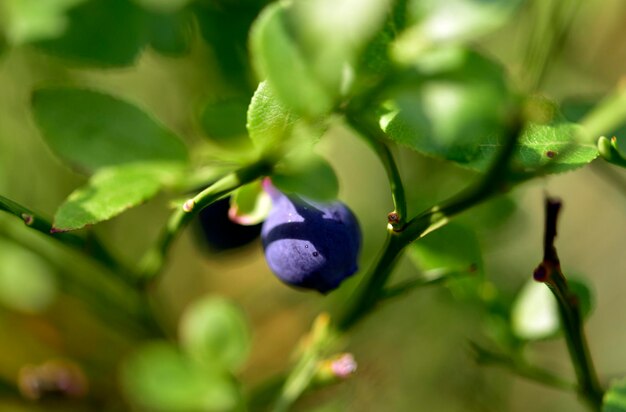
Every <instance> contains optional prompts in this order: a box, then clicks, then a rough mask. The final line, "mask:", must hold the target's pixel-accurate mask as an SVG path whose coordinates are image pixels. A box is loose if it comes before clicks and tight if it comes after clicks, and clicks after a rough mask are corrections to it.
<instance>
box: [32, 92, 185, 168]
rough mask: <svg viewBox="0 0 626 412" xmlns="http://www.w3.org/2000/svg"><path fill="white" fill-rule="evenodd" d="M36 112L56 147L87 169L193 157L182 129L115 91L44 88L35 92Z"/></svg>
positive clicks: (51, 145)
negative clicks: (180, 135)
mask: <svg viewBox="0 0 626 412" xmlns="http://www.w3.org/2000/svg"><path fill="white" fill-rule="evenodd" d="M33 112H34V116H35V120H36V121H37V125H38V126H39V128H40V130H41V132H42V135H43V137H44V139H45V141H46V143H48V145H49V146H50V148H52V150H53V151H54V152H55V153H57V154H58V155H59V156H60V157H61V158H63V160H65V161H67V162H69V163H70V164H71V165H73V166H75V167H77V168H79V169H81V170H83V171H88V172H92V171H94V170H97V169H98V168H101V167H106V166H113V165H120V164H125V163H133V162H153V161H167V162H175V161H179V162H185V161H186V160H187V152H186V148H185V145H184V144H183V142H182V141H181V140H180V139H179V138H178V137H177V136H176V135H174V134H173V133H172V132H171V131H169V130H167V129H166V128H165V127H164V126H162V125H161V124H159V123H158V122H156V121H155V120H154V119H153V118H151V117H150V116H148V115H147V114H146V113H144V112H143V111H141V110H140V109H139V108H137V107H136V106H134V105H132V104H130V103H127V102H125V101H122V100H119V99H117V98H115V97H113V96H109V95H106V94H103V93H99V92H94V91H89V90H83V89H72V88H48V89H39V90H37V91H35V93H34V95H33Z"/></svg>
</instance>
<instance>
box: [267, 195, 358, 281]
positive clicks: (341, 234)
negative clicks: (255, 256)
mask: <svg viewBox="0 0 626 412" xmlns="http://www.w3.org/2000/svg"><path fill="white" fill-rule="evenodd" d="M266 190H267V191H268V192H269V193H270V196H271V197H272V203H273V206H272V210H271V212H270V214H269V216H268V218H267V220H266V221H265V223H263V227H262V229H261V240H262V241H263V248H264V250H265V259H266V260H267V263H268V265H269V267H270V269H272V271H273V272H274V274H275V275H276V276H278V278H279V279H280V280H282V281H283V282H285V283H286V284H288V285H291V286H296V287H300V288H306V289H315V290H317V291H319V292H321V293H328V292H330V291H331V290H333V289H336V288H337V287H338V286H339V285H340V284H341V282H343V280H345V279H346V278H348V277H349V276H352V275H353V274H354V273H355V272H356V271H357V257H358V253H359V249H360V246H361V231H360V229H359V223H358V221H357V219H356V217H355V216H354V214H353V213H352V212H351V211H350V209H348V207H347V206H346V205H345V204H343V203H341V202H338V201H336V202H331V203H318V202H313V201H309V200H305V199H302V198H300V197H298V196H291V195H290V196H287V195H285V194H283V193H281V192H279V191H278V190H277V189H275V188H273V187H271V186H270V187H269V188H266Z"/></svg>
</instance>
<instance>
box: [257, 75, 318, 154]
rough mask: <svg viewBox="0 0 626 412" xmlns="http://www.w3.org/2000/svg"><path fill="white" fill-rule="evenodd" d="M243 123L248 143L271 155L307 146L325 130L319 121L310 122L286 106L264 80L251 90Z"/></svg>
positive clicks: (304, 149) (300, 149) (303, 149)
mask: <svg viewBox="0 0 626 412" xmlns="http://www.w3.org/2000/svg"><path fill="white" fill-rule="evenodd" d="M246 126H247V128H248V134H249V136H250V139H252V143H254V145H255V146H256V147H257V148H259V149H260V150H262V151H264V152H266V153H272V154H274V155H277V154H279V153H281V152H287V151H290V150H294V149H295V150H299V151H306V150H310V149H311V146H312V145H313V144H314V143H316V142H317V140H318V139H319V137H320V136H321V135H322V134H323V133H324V130H325V126H324V125H323V124H321V123H319V122H318V123H311V122H309V121H307V120H305V119H302V118H301V117H300V116H298V115H296V114H294V113H293V112H292V111H291V110H289V109H287V108H286V107H285V106H284V105H283V104H282V103H281V102H280V100H279V99H278V98H277V96H276V94H275V93H274V91H273V89H272V88H271V87H270V86H269V84H268V83H267V82H261V83H260V84H259V87H258V88H257V90H256V92H254V96H253V97H252V101H251V102H250V107H248V120H247V124H246Z"/></svg>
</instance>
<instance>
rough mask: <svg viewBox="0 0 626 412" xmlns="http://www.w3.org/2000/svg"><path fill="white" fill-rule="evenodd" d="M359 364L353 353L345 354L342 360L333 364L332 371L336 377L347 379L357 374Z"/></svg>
mask: <svg viewBox="0 0 626 412" xmlns="http://www.w3.org/2000/svg"><path fill="white" fill-rule="evenodd" d="M356 368H357V364H356V361H355V360H354V356H352V354H351V353H344V354H343V355H341V357H340V358H338V359H336V360H334V361H333V362H332V363H331V369H332V371H333V373H334V374H335V376H337V377H338V378H342V379H345V378H347V377H348V376H350V375H352V374H353V373H355V372H356Z"/></svg>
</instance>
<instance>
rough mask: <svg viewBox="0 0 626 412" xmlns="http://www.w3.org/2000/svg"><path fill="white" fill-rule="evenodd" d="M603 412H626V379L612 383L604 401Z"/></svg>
mask: <svg viewBox="0 0 626 412" xmlns="http://www.w3.org/2000/svg"><path fill="white" fill-rule="evenodd" d="M602 412H626V378H622V379H619V380H615V381H613V382H611V386H610V387H609V389H608V390H607V391H606V392H605V393H604V397H603V399H602Z"/></svg>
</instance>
